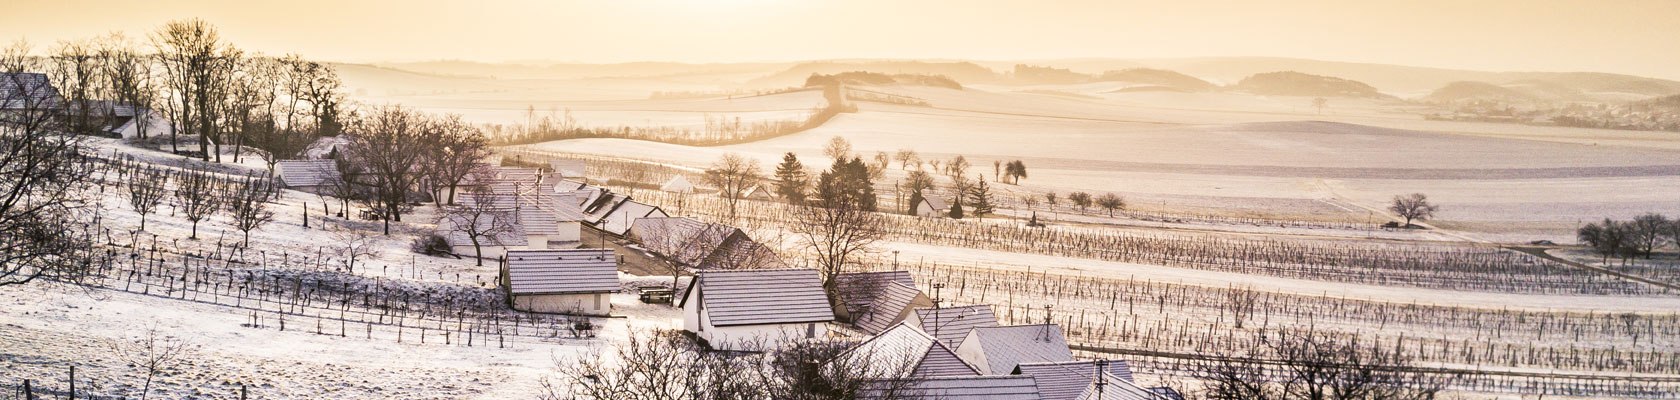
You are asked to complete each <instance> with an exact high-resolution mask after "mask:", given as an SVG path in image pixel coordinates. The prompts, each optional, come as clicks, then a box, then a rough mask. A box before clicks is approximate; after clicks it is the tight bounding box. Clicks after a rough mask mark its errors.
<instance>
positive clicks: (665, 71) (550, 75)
mask: <svg viewBox="0 0 1680 400" xmlns="http://www.w3.org/2000/svg"><path fill="white" fill-rule="evenodd" d="M377 65H378V66H381V67H388V68H396V69H401V70H406V71H413V72H421V73H427V74H435V75H448V76H458V77H475V78H492V77H493V78H499V79H582V78H602V77H658V76H678V75H712V74H746V73H752V74H767V73H771V72H774V71H777V70H780V69H784V68H787V67H788V66H790V65H793V64H792V63H733V64H689V63H675V62H631V63H617V64H577V63H536V62H533V63H483V62H475V61H425V62H409V63H383V64H377Z"/></svg>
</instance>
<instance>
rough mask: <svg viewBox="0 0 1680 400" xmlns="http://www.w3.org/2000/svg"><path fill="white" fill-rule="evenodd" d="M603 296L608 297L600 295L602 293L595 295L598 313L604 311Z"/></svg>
mask: <svg viewBox="0 0 1680 400" xmlns="http://www.w3.org/2000/svg"><path fill="white" fill-rule="evenodd" d="M603 296H606V295H604V294H600V293H596V294H595V310H596V311H600V310H601V309H602V308H601V297H603Z"/></svg>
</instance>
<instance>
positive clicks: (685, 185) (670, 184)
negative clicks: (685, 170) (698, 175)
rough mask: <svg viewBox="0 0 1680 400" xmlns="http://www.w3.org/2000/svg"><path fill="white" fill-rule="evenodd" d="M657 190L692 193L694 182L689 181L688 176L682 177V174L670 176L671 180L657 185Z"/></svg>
mask: <svg viewBox="0 0 1680 400" xmlns="http://www.w3.org/2000/svg"><path fill="white" fill-rule="evenodd" d="M659 190H660V191H663V192H679V193H692V192H694V184H693V183H689V182H688V178H684V177H683V176H682V175H677V176H674V177H671V180H668V181H665V184H664V185H659Z"/></svg>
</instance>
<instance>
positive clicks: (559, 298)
mask: <svg viewBox="0 0 1680 400" xmlns="http://www.w3.org/2000/svg"><path fill="white" fill-rule="evenodd" d="M502 277H503V283H505V285H504V286H503V287H506V288H507V293H508V299H509V302H510V303H512V304H510V305H511V306H512V307H513V309H515V310H520V311H529V312H539V313H561V314H578V315H608V314H611V313H612V301H611V300H612V299H611V296H612V293H614V292H617V291H618V290H619V283H618V257H617V256H615V255H613V251H612V250H611V249H570V250H509V251H508V252H507V263H506V265H505V266H504V267H503V269H502Z"/></svg>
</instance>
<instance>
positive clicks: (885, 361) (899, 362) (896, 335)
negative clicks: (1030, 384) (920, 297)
mask: <svg viewBox="0 0 1680 400" xmlns="http://www.w3.org/2000/svg"><path fill="white" fill-rule="evenodd" d="M836 359H837V360H841V361H839V362H841V363H843V364H839V365H840V366H841V367H846V368H865V369H866V370H865V371H864V372H862V375H863V376H866V377H868V378H870V379H902V378H908V377H912V376H917V377H934V376H975V375H979V374H980V372H979V371H978V370H975V369H974V367H973V366H971V365H968V363H966V362H963V360H962V359H961V358H958V357H957V354H956V353H954V352H952V351H951V349H950V348H948V347H945V345H943V344H939V342H938V341H936V340H933V337H932V336H928V335H927V334H926V333H922V331H921V330H920V329H917V328H916V327H914V326H910V325H907V324H902V323H901V324H898V325H893V327H892V328H891V329H887V330H886V331H885V332H882V333H881V334H879V335H875V336H874V337H871V338H869V340H865V341H863V343H859V344H858V345H857V346H854V347H852V348H850V349H847V350H846V351H845V352H844V353H841V354H840V356H838V357H837V358H836ZM831 365H835V364H831Z"/></svg>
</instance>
